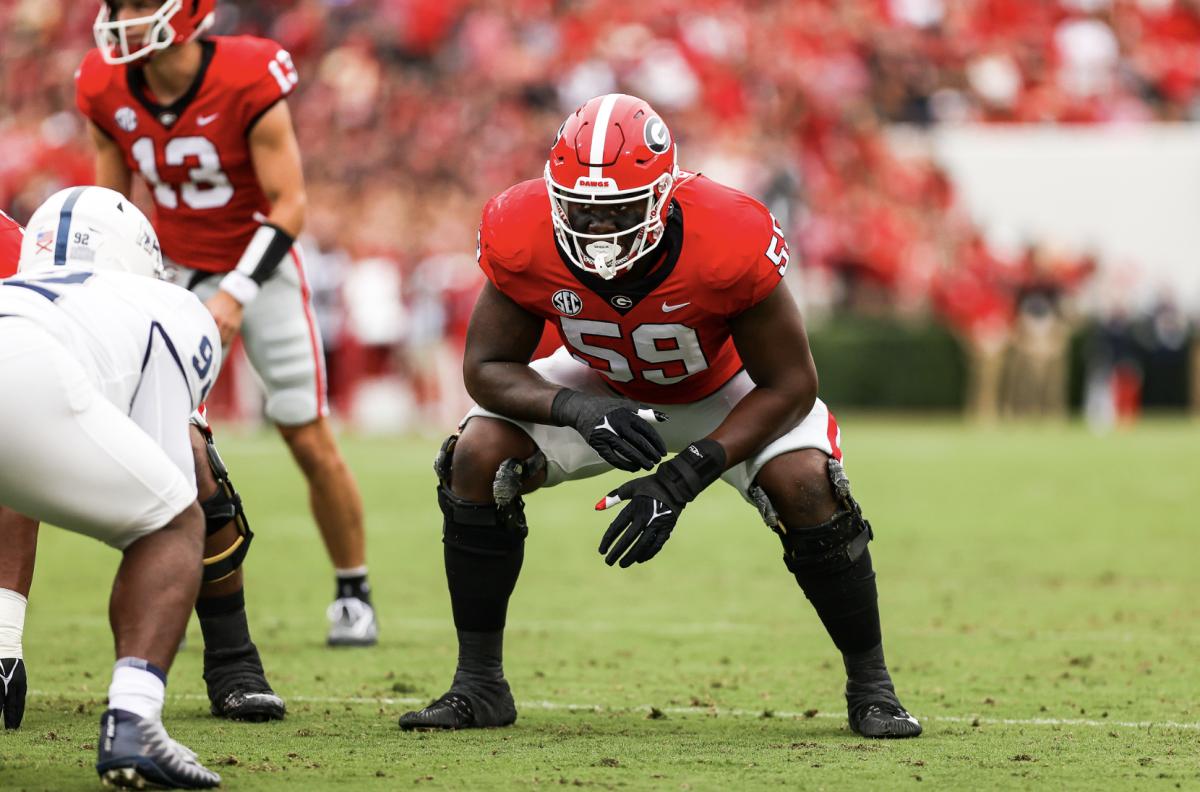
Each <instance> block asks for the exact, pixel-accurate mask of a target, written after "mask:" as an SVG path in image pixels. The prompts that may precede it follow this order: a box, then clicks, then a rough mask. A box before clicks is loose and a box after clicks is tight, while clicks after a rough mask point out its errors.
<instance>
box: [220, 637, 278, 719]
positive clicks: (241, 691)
mask: <svg viewBox="0 0 1200 792" xmlns="http://www.w3.org/2000/svg"><path fill="white" fill-rule="evenodd" d="M204 681H205V683H206V684H207V686H208V700H209V702H210V703H211V712H212V714H213V715H215V716H217V717H218V718H228V719H230V720H237V721H250V722H252V723H262V722H264V721H270V720H283V717H284V715H286V714H287V705H285V704H284V703H283V699H282V698H280V697H279V696H278V695H276V693H275V691H274V690H272V689H271V685H270V684H269V683H268V682H267V677H266V674H265V673H264V672H263V667H262V662H261V661H260V660H259V657H258V649H257V648H256V647H255V646H254V644H253V643H248V644H247V645H246V646H244V647H241V648H239V649H232V650H231V649H225V650H217V651H209V650H205V652H204Z"/></svg>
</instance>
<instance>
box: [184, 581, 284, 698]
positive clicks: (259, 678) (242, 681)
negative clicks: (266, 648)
mask: <svg viewBox="0 0 1200 792" xmlns="http://www.w3.org/2000/svg"><path fill="white" fill-rule="evenodd" d="M196 615H197V616H199V617H200V632H202V633H203V634H204V682H205V683H206V685H207V686H208V695H209V698H211V699H213V700H214V701H216V700H217V698H218V697H220V696H222V695H224V693H225V692H226V691H228V690H229V689H230V688H232V687H235V686H247V687H250V688H252V689H259V688H263V687H267V685H266V677H265V675H264V673H263V667H262V660H261V659H259V656H258V647H256V646H255V645H254V641H252V640H250V626H249V625H248V624H247V623H246V596H245V590H244V589H238V590H237V591H235V592H234V593H232V594H226V595H225V596H222V597H208V598H205V599H198V600H196Z"/></svg>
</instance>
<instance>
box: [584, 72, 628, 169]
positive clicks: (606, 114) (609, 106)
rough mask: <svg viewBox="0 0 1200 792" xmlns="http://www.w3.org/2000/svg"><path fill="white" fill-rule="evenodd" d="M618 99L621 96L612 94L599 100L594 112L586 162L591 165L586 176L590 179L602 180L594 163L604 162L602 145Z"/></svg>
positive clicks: (599, 167)
mask: <svg viewBox="0 0 1200 792" xmlns="http://www.w3.org/2000/svg"><path fill="white" fill-rule="evenodd" d="M620 98H621V94H615V93H614V94H609V95H608V96H605V97H604V98H603V99H601V100H600V109H599V110H598V111H597V112H596V128H595V129H593V130H592V152H591V154H590V155H588V162H589V163H592V165H591V170H590V171H588V176H589V177H590V178H592V179H602V178H604V174H603V173H601V170H602V168H601V166H600V165H598V164H596V163H600V162H604V143H605V140H606V139H607V138H608V122H609V120H610V119H611V118H612V112H613V108H614V107H616V105H617V100H618V99H620Z"/></svg>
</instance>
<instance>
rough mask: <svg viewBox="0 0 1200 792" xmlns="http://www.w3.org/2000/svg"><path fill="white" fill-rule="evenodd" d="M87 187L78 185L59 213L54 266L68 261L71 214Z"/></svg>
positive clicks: (62, 264) (59, 265)
mask: <svg viewBox="0 0 1200 792" xmlns="http://www.w3.org/2000/svg"><path fill="white" fill-rule="evenodd" d="M86 189H87V188H86V187H76V188H75V189H74V190H72V191H71V194H70V195H68V196H67V200H66V201H65V202H64V203H63V207H62V212H61V213H60V214H59V215H58V235H57V237H56V238H55V240H54V266H56V267H61V266H64V265H65V264H66V263H67V243H68V242H69V241H70V240H71V214H72V213H73V212H74V211H75V202H76V201H78V200H79V196H81V195H83V191H84V190H86Z"/></svg>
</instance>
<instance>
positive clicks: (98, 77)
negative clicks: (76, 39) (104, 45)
mask: <svg viewBox="0 0 1200 792" xmlns="http://www.w3.org/2000/svg"><path fill="white" fill-rule="evenodd" d="M115 72H116V67H114V66H110V65H109V64H107V63H105V62H104V58H103V57H102V56H101V55H100V50H98V49H92V50H90V51H88V54H87V55H85V56H84V57H83V62H82V63H81V64H79V70H78V71H76V72H75V93H76V95H77V97H78V98H79V99H80V100H87V101H91V100H93V99H95V98H96V97H98V96H100V95H101V94H103V93H104V91H105V89H106V88H108V85H109V83H110V82H111V81H112V78H113V74H114V73H115Z"/></svg>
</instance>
